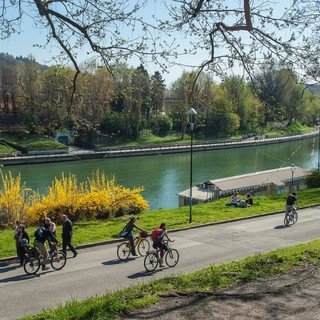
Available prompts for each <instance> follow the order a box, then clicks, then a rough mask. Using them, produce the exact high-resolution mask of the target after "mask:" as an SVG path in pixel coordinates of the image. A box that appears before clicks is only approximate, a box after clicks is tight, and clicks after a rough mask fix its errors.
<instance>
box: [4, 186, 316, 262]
mask: <svg viewBox="0 0 320 320" xmlns="http://www.w3.org/2000/svg"><path fill="white" fill-rule="evenodd" d="M319 190H320V188H316V189H309V190H301V191H298V194H297V197H298V199H300V200H299V204H300V206H310V205H315V204H318V203H319ZM286 196H287V194H282V195H276V196H273V197H270V196H268V197H266V196H260V197H254V205H253V206H252V207H250V208H234V207H227V206H226V205H225V204H226V202H229V198H226V199H220V200H218V201H213V202H210V203H205V204H200V205H195V206H193V210H192V218H193V219H192V220H193V221H192V223H191V224H190V223H189V207H182V208H177V209H167V210H163V209H161V210H156V211H148V212H145V213H142V214H140V215H139V216H138V221H137V223H138V225H139V226H141V227H142V228H144V229H145V230H147V231H149V232H151V231H152V230H153V229H154V228H155V226H157V225H160V223H161V222H166V223H167V226H168V229H178V228H185V227H190V226H195V225H200V224H205V223H212V222H218V221H223V220H229V219H235V218H241V217H248V216H253V215H259V214H264V213H266V212H276V211H284V204H285V197H286ZM127 221H128V217H122V218H118V219H114V220H110V221H106V220H96V221H88V222H80V223H75V224H74V238H73V239H74V241H73V242H74V244H75V245H81V244H86V243H92V242H99V241H105V240H111V239H117V238H119V232H120V230H122V228H123V226H124V224H125V223H126V222H127ZM56 222H57V223H59V221H56ZM34 230H35V227H30V228H28V232H29V236H31V238H33V233H34ZM57 235H58V237H59V236H60V235H61V225H58V227H57ZM0 243H6V246H1V247H0V258H4V257H9V256H14V255H15V244H14V241H13V232H12V230H4V231H2V232H1V233H0Z"/></svg>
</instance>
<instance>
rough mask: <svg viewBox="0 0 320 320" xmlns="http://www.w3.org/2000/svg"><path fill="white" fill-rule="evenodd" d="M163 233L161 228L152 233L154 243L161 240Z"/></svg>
mask: <svg viewBox="0 0 320 320" xmlns="http://www.w3.org/2000/svg"><path fill="white" fill-rule="evenodd" d="M162 232H163V230H162V229H161V228H156V229H154V230H153V232H152V235H151V239H152V241H153V242H154V241H157V240H159V236H160V234H161V233H162Z"/></svg>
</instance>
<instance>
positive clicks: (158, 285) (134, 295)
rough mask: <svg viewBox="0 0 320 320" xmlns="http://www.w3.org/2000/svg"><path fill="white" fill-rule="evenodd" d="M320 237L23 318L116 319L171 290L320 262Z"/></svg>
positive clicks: (203, 288)
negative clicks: (319, 238)
mask: <svg viewBox="0 0 320 320" xmlns="http://www.w3.org/2000/svg"><path fill="white" fill-rule="evenodd" d="M319 247H320V240H315V241H311V242H308V243H303V244H300V245H297V246H294V247H290V248H282V249H278V250H275V251H272V252H270V253H266V254H258V255H256V256H253V257H248V258H245V259H243V260H239V261H234V262H231V263H226V264H225V263H223V262H222V263H221V264H220V265H214V264H212V265H210V266H208V267H207V268H204V269H202V270H199V271H196V272H192V273H190V274H184V275H180V276H170V277H166V278H164V279H161V280H154V281H151V282H149V283H147V284H143V285H136V286H133V287H131V288H128V289H125V290H120V291H116V292H113V293H109V294H106V295H103V296H100V297H93V298H90V299H86V300H84V301H81V302H76V301H70V302H68V303H67V304H66V305H65V306H60V307H58V308H56V309H53V310H46V311H43V312H41V313H39V314H38V315H33V316H26V317H23V318H22V319H23V320H42V319H46V320H58V319H59V320H60V319H64V320H68V319H70V320H73V319H77V320H89V319H90V320H91V319H92V320H96V319H114V318H115V317H116V316H118V315H120V314H124V313H127V312H130V311H133V310H136V309H139V308H142V307H144V308H145V307H147V306H149V305H151V304H153V303H155V302H156V301H157V300H158V298H159V296H161V295H162V294H169V293H176V292H179V293H188V294H190V293H192V292H195V291H197V292H199V291H200V292H203V293H205V292H208V293H209V292H212V291H213V290H215V289H221V288H226V287H229V286H231V285H233V284H236V283H241V282H248V281H253V280H256V279H259V278H263V277H269V276H273V275H279V274H283V273H285V272H287V271H288V270H290V269H293V268H298V267H300V266H305V265H306V264H312V265H320V249H319Z"/></svg>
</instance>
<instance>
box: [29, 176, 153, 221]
mask: <svg viewBox="0 0 320 320" xmlns="http://www.w3.org/2000/svg"><path fill="white" fill-rule="evenodd" d="M141 191H143V189H142V188H135V189H133V190H129V189H126V188H124V187H123V186H119V185H117V184H116V182H115V178H114V177H113V178H112V179H110V180H108V179H107V177H106V176H105V174H104V173H100V172H99V170H97V171H95V172H94V173H93V174H92V176H91V178H88V180H87V182H86V183H78V181H77V178H76V176H75V175H73V174H69V176H68V177H65V176H64V175H62V178H61V179H60V180H59V179H55V180H54V182H53V183H52V186H51V187H49V188H48V190H47V194H46V195H44V196H42V197H41V201H38V202H37V203H34V205H33V206H32V207H30V208H29V209H28V213H27V216H28V219H29V220H30V221H32V222H33V223H36V222H39V221H43V219H44V217H46V216H47V217H50V218H51V219H52V220H53V221H59V220H60V216H61V215H62V214H66V215H68V216H69V217H70V218H71V219H72V220H83V219H93V218H103V219H107V218H112V217H116V216H120V215H125V214H135V213H139V212H142V211H144V210H146V209H148V202H147V201H146V200H145V199H144V198H143V197H142V196H141V194H140V192H141Z"/></svg>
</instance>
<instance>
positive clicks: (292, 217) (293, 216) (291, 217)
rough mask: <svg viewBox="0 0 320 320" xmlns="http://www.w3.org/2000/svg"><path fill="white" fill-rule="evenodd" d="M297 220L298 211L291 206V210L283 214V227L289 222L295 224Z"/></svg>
mask: <svg viewBox="0 0 320 320" xmlns="http://www.w3.org/2000/svg"><path fill="white" fill-rule="evenodd" d="M297 221H298V213H297V209H296V208H295V207H292V210H290V211H289V213H286V214H285V216H284V220H283V224H284V226H285V227H288V226H289V224H290V222H291V223H292V224H295V223H296V222H297Z"/></svg>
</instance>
